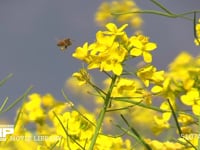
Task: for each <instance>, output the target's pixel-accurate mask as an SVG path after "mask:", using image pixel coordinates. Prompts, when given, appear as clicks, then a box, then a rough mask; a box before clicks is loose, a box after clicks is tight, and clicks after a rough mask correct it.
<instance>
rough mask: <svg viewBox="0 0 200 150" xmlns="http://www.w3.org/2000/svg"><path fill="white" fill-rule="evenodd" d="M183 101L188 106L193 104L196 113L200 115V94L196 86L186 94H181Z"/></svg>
mask: <svg viewBox="0 0 200 150" xmlns="http://www.w3.org/2000/svg"><path fill="white" fill-rule="evenodd" d="M181 101H182V102H183V103H184V104H185V105H188V106H192V111H193V113H194V114H195V115H200V95H199V91H198V90H197V89H196V88H192V89H191V90H190V91H188V92H187V93H186V94H185V95H182V96H181Z"/></svg>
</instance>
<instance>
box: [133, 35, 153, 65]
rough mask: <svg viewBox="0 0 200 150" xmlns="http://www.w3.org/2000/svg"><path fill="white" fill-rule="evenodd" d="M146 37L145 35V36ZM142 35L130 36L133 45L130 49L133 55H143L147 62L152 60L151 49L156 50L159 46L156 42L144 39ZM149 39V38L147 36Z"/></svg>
mask: <svg viewBox="0 0 200 150" xmlns="http://www.w3.org/2000/svg"><path fill="white" fill-rule="evenodd" d="M144 38H145V37H144ZM144 38H142V39H141V35H140V36H133V37H131V38H130V43H131V46H132V47H133V48H132V49H131V51H130V55H131V56H141V55H142V56H143V58H144V61H145V62H146V63H151V62H152V55H151V54H150V52H151V51H153V50H155V49H156V48H157V45H156V43H153V42H149V41H148V40H147V41H145V42H144V41H143V39H144ZM145 39H148V38H145Z"/></svg>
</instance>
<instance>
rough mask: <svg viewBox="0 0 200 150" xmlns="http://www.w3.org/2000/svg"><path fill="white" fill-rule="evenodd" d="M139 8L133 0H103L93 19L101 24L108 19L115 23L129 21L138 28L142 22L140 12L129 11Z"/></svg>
mask: <svg viewBox="0 0 200 150" xmlns="http://www.w3.org/2000/svg"><path fill="white" fill-rule="evenodd" d="M139 10H140V9H139V7H138V6H137V5H136V3H135V2H134V1H133V0H113V1H111V2H103V3H102V4H101V5H100V6H99V8H98V10H97V12H96V15H95V21H96V22H97V24H98V25H101V26H102V25H105V24H106V23H108V22H110V21H116V23H120V24H123V23H129V24H130V25H131V26H132V27H134V28H139V27H140V26H141V25H142V23H143V20H142V18H141V17H140V14H137V13H131V12H136V11H139ZM128 12H130V13H128ZM112 13H122V14H123V13H126V14H123V15H119V16H118V15H113V14H112Z"/></svg>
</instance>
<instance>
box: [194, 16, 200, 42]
mask: <svg viewBox="0 0 200 150" xmlns="http://www.w3.org/2000/svg"><path fill="white" fill-rule="evenodd" d="M195 29H196V35H197V39H194V43H195V45H197V46H199V45H200V19H199V21H198V23H197V24H196V26H195Z"/></svg>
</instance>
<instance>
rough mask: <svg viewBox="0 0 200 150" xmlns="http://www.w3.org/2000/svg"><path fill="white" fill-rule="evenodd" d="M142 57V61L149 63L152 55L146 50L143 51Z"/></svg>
mask: <svg viewBox="0 0 200 150" xmlns="http://www.w3.org/2000/svg"><path fill="white" fill-rule="evenodd" d="M143 58H144V61H145V62H146V63H151V62H152V56H151V54H150V53H148V52H143Z"/></svg>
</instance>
